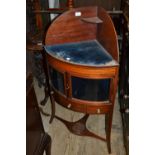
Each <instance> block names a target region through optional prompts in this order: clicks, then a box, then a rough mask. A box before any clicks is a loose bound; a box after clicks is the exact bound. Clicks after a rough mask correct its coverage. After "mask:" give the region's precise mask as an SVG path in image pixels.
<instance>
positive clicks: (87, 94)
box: [72, 77, 110, 101]
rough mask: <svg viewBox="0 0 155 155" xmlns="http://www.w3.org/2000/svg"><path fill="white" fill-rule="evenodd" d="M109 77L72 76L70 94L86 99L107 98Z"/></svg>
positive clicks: (100, 99) (103, 99)
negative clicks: (85, 77) (87, 77)
mask: <svg viewBox="0 0 155 155" xmlns="http://www.w3.org/2000/svg"><path fill="white" fill-rule="evenodd" d="M109 88H110V79H98V80H95V79H84V78H78V77H72V96H73V97H74V98H77V99H81V100H88V101H107V100H109Z"/></svg>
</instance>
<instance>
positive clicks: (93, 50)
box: [45, 40, 113, 66]
mask: <svg viewBox="0 0 155 155" xmlns="http://www.w3.org/2000/svg"><path fill="white" fill-rule="evenodd" d="M45 50H46V52H48V53H50V54H51V55H52V56H54V57H56V58H58V59H61V60H65V61H68V62H71V63H76V64H83V65H95V66H96V65H104V64H105V63H108V62H110V61H112V60H113V58H112V57H111V55H110V54H108V53H107V51H106V50H105V49H104V48H103V47H102V45H101V44H100V43H99V42H98V41H97V40H90V41H82V42H76V43H65V44H59V45H50V46H45Z"/></svg>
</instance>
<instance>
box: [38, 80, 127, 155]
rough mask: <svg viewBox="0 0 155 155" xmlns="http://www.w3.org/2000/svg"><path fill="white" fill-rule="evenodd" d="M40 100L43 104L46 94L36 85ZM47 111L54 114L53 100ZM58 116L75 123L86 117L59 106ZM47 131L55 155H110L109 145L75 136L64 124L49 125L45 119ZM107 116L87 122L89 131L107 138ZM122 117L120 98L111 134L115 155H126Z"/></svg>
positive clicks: (92, 118)
mask: <svg viewBox="0 0 155 155" xmlns="http://www.w3.org/2000/svg"><path fill="white" fill-rule="evenodd" d="M35 90H36V94H37V99H38V101H40V100H41V99H42V98H43V96H44V92H43V89H40V88H38V86H37V84H36V82H35ZM43 109H44V111H46V112H48V113H50V100H48V102H47V104H46V105H45V106H43ZM56 115H58V116H60V117H62V118H64V119H66V120H68V121H75V120H78V119H79V118H81V117H82V116H83V115H84V114H82V113H77V112H73V111H71V110H68V109H66V108H63V107H62V106H60V105H58V104H56ZM42 119H43V124H44V128H45V131H46V132H48V133H49V135H50V136H51V138H52V155H108V151H107V145H106V143H105V142H103V141H100V140H97V139H94V138H91V137H81V136H76V135H73V134H72V133H70V132H69V131H68V129H67V128H66V127H65V125H64V124H62V123H61V122H60V121H59V120H57V119H54V120H53V122H52V124H49V117H45V116H43V115H42ZM104 119H105V118H104V115H91V116H90V117H89V119H88V121H87V127H88V128H89V129H90V130H91V131H93V132H95V133H96V134H98V135H101V136H104V135H105V129H104ZM122 133H123V132H122V123H121V116H120V113H119V104H118V101H117V98H116V103H115V109H114V116H113V125H112V133H111V148H112V153H111V155H125V148H124V144H123V134H122Z"/></svg>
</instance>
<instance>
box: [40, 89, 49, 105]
mask: <svg viewBox="0 0 155 155" xmlns="http://www.w3.org/2000/svg"><path fill="white" fill-rule="evenodd" d="M44 93H45V97H44V99H43V100H42V101H41V102H40V104H41V105H45V104H46V102H47V100H48V97H49V93H48V87H47V86H45V88H44Z"/></svg>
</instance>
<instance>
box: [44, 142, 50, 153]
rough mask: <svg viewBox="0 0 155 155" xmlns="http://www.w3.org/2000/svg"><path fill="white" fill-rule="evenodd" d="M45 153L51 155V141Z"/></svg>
mask: <svg viewBox="0 0 155 155" xmlns="http://www.w3.org/2000/svg"><path fill="white" fill-rule="evenodd" d="M45 152H46V155H51V140H50V141H49V143H48V144H47V146H46V149H45Z"/></svg>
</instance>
